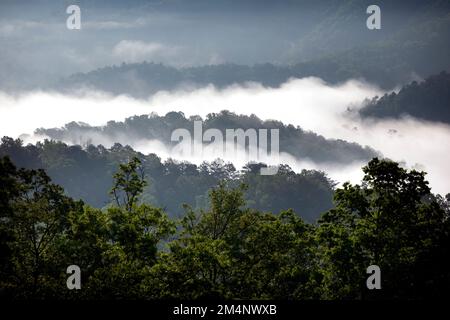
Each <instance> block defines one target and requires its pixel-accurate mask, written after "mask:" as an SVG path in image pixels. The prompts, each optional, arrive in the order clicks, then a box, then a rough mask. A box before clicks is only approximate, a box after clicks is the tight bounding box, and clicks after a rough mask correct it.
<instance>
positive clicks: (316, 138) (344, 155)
mask: <svg viewBox="0 0 450 320" xmlns="http://www.w3.org/2000/svg"><path fill="white" fill-rule="evenodd" d="M200 119H201V118H200V117H199V116H192V117H190V118H186V117H185V116H184V115H183V113H181V112H169V113H167V114H166V115H165V116H158V115H156V114H152V115H141V116H134V117H130V118H127V119H126V120H125V121H124V122H115V121H110V122H108V123H107V125H106V126H104V127H91V126H89V125H86V124H79V123H75V122H72V123H69V124H67V125H66V126H65V127H64V128H54V129H43V128H41V129H38V130H36V133H37V134H41V135H46V136H48V137H50V138H52V139H55V140H60V141H65V142H69V143H73V144H82V145H83V144H89V143H94V144H98V143H100V142H101V141H112V142H119V143H122V144H127V143H129V141H139V140H153V139H155V140H159V141H161V142H163V143H164V144H165V145H168V146H170V145H174V142H171V141H170V137H171V134H172V132H173V131H174V130H175V129H178V128H185V129H187V130H189V131H190V132H191V133H192V132H193V127H194V124H193V121H194V120H200ZM209 128H216V129H219V130H220V131H221V132H222V134H223V136H225V130H226V129H230V128H233V129H238V128H241V129H244V130H247V129H251V128H258V129H279V130H280V132H279V136H280V151H281V152H287V153H289V154H291V155H293V156H294V157H296V158H297V159H299V160H312V161H314V162H318V163H325V162H333V163H339V164H348V163H349V162H352V161H367V160H368V159H371V158H372V157H374V156H377V155H378V153H377V152H376V151H375V150H373V149H371V148H369V147H362V146H360V145H359V144H357V143H350V142H347V141H343V140H334V139H325V138H324V137H323V136H320V135H317V134H315V133H313V132H309V131H304V130H302V129H301V128H300V127H294V126H292V125H284V124H283V123H281V122H279V121H274V120H270V121H262V120H260V119H259V118H258V117H256V116H255V115H252V116H244V115H236V114H234V113H232V112H229V111H222V112H221V113H218V114H209V115H208V116H207V117H206V119H204V121H203V129H204V130H207V129H209ZM99 141H100V142H99ZM269 143H270V141H269Z"/></svg>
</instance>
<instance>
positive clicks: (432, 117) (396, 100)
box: [360, 72, 450, 123]
mask: <svg viewBox="0 0 450 320" xmlns="http://www.w3.org/2000/svg"><path fill="white" fill-rule="evenodd" d="M366 103H367V105H366V106H365V107H364V108H362V109H361V110H360V114H361V115H362V116H365V117H375V118H399V117H401V116H405V115H409V116H412V117H415V118H419V119H423V120H429V121H439V122H446V123H450V74H449V73H447V72H442V73H440V74H438V75H434V76H430V77H429V78H427V79H426V80H425V81H423V82H420V83H417V82H416V81H414V82H412V83H410V84H409V85H406V86H404V87H403V88H402V89H401V90H400V91H399V92H398V93H395V92H393V93H390V94H385V95H384V96H382V97H375V98H373V99H372V100H370V101H367V102H366Z"/></svg>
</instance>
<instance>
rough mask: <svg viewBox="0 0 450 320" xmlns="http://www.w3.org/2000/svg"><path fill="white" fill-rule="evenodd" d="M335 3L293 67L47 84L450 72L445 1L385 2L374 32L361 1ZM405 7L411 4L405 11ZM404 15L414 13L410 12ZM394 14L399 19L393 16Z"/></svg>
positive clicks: (223, 68)
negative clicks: (367, 20)
mask: <svg viewBox="0 0 450 320" xmlns="http://www.w3.org/2000/svg"><path fill="white" fill-rule="evenodd" d="M332 3H333V6H331V7H330V8H334V9H333V10H336V12H334V14H330V15H325V16H326V17H327V18H324V20H322V21H320V22H318V24H317V25H316V27H315V28H313V29H312V30H311V31H310V32H309V33H307V34H306V35H303V36H301V37H300V38H299V42H298V43H297V44H293V49H292V50H291V51H290V52H286V55H288V56H290V57H289V58H286V59H287V60H290V61H293V64H291V65H274V64H270V63H267V64H256V65H253V66H245V65H238V64H232V63H226V64H219V65H205V66H196V67H185V68H175V67H170V66H166V65H161V64H155V63H147V62H143V63H133V64H125V63H123V64H122V65H120V66H111V67H105V68H100V69H97V70H93V71H91V72H88V73H78V74H74V75H72V76H70V77H67V78H64V79H62V80H61V81H60V82H58V83H57V84H55V85H54V86H53V87H52V89H57V90H62V91H65V90H69V91H70V90H74V89H79V88H91V89H98V90H103V91H107V92H110V93H113V94H129V95H132V96H134V97H138V98H146V97H148V96H149V95H151V94H153V93H155V92H157V91H159V90H173V89H176V88H179V87H182V86H190V87H200V86H204V85H207V84H213V85H215V86H217V87H219V88H221V87H225V86H228V85H231V84H235V83H243V82H248V81H255V82H260V83H262V84H264V85H266V86H271V87H277V86H279V85H280V84H281V83H283V82H285V81H286V80H288V79H289V78H291V77H294V78H303V77H308V76H317V77H320V78H322V79H324V80H326V81H328V82H331V83H337V82H341V81H345V80H348V79H349V78H363V79H366V80H367V81H369V82H373V83H375V84H377V85H379V86H380V87H382V88H384V89H392V88H393V87H394V86H396V85H399V84H405V83H408V82H410V81H411V80H413V79H414V78H421V77H422V78H423V77H427V76H429V75H431V74H435V73H438V72H440V71H441V70H449V71H450V59H449V56H450V41H449V40H448V39H450V2H449V1H432V2H426V1H419V0H417V1H412V2H410V3H408V4H402V5H396V6H393V7H392V8H391V10H388V9H387V8H389V6H390V5H389V4H388V3H386V4H383V5H384V7H383V6H382V7H383V8H384V9H383V11H382V17H384V19H386V20H387V21H385V20H382V21H385V24H382V29H381V30H376V31H373V30H372V31H370V30H368V29H367V28H366V26H365V15H364V12H365V11H363V10H364V6H365V2H364V1H363V2H358V1H356V2H355V1H346V2H336V3H334V2H332ZM389 3H390V2H389ZM402 6H403V7H404V6H408V10H406V9H405V13H404V14H403V15H401V16H400V17H398V16H399V15H400V13H401V10H402ZM386 7H387V8H386ZM410 7H412V8H413V9H414V10H409V9H410ZM330 10H331V9H330ZM361 11H362V12H363V14H361V13H360V12H361ZM399 12H400V13H399ZM408 13H410V14H411V16H410V17H409V18H408V16H407V15H408ZM405 15H406V17H405ZM361 16H362V17H363V18H364V19H362V18H361ZM396 18H398V19H400V20H401V21H402V23H400V22H398V23H397V22H395V21H397V20H398V19H397V20H396ZM382 19H383V18H382ZM352 30H353V31H352ZM355 30H356V31H355ZM307 51H311V52H310V53H307ZM318 52H320V53H321V54H318ZM305 57H309V58H307V59H306V58H305ZM305 59H306V60H305ZM283 61H285V59H283ZM294 61H296V62H294Z"/></svg>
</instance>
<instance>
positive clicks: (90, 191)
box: [0, 137, 335, 222]
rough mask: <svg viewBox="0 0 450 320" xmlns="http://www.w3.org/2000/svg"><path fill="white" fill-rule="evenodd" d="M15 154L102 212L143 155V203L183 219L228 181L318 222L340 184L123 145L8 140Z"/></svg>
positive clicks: (313, 175) (312, 174) (259, 204)
mask: <svg viewBox="0 0 450 320" xmlns="http://www.w3.org/2000/svg"><path fill="white" fill-rule="evenodd" d="M6 155H8V156H10V157H11V159H12V160H13V161H14V163H15V164H16V165H17V166H19V167H24V168H28V169H41V168H42V169H45V170H46V172H47V173H48V175H49V176H50V177H51V178H52V180H53V181H55V182H56V183H57V184H59V185H61V186H63V187H64V189H65V191H66V193H67V194H68V195H69V196H71V197H72V198H75V199H83V200H84V201H85V202H86V203H88V204H90V205H92V206H95V207H98V208H102V207H105V206H109V205H110V204H111V199H110V197H108V190H109V189H110V187H111V184H112V175H113V173H114V171H115V170H116V167H117V166H118V165H119V164H120V163H123V162H126V161H128V160H129V159H131V158H133V157H138V158H139V159H140V160H141V162H142V166H143V167H144V170H145V173H146V178H147V180H148V181H149V182H150V183H149V185H148V186H147V187H146V188H145V189H144V191H143V195H142V197H141V199H142V201H144V202H145V201H148V202H151V203H153V204H154V205H156V206H160V207H163V208H165V209H166V211H167V212H168V214H169V215H170V216H171V217H177V216H179V215H181V214H182V213H183V212H184V211H183V208H182V206H183V204H189V205H190V206H192V207H194V208H205V206H206V205H207V199H208V190H209V189H210V188H212V187H214V186H217V184H218V183H219V182H220V181H222V180H225V181H228V182H229V183H231V184H234V185H238V184H240V183H248V184H249V185H251V188H249V189H248V190H247V192H246V194H245V198H246V200H247V201H248V204H249V206H250V207H252V208H255V209H259V210H262V211H272V212H279V211H281V210H285V209H288V208H293V209H294V210H295V211H296V212H297V213H298V214H300V215H301V216H302V217H303V219H305V220H307V221H310V222H313V221H315V220H316V219H317V218H318V217H319V215H320V214H321V213H322V212H324V211H326V210H328V209H330V208H332V207H333V203H332V198H333V192H334V190H333V188H334V185H335V183H334V182H333V181H331V180H330V179H329V178H328V177H327V175H326V174H325V173H324V172H321V171H316V170H302V171H301V172H300V173H295V172H294V171H293V170H292V169H291V168H290V167H289V166H287V165H282V166H280V168H279V170H278V173H277V174H276V175H275V176H272V177H267V176H261V175H260V168H261V166H264V164H261V163H248V164H247V165H246V166H245V167H244V168H242V170H238V169H236V168H235V167H234V166H233V165H232V164H231V163H225V162H223V161H222V160H220V159H217V160H215V161H212V162H203V163H202V164H200V165H195V164H192V163H188V162H185V161H181V162H180V161H175V160H172V159H167V160H165V161H162V160H161V159H160V158H159V157H158V156H157V155H156V154H152V153H151V154H148V155H144V154H142V153H140V152H137V151H135V150H133V149H132V148H131V147H129V146H123V145H121V144H119V143H116V144H114V145H113V146H112V147H111V148H108V149H107V148H105V147H103V146H101V145H99V146H93V145H89V146H87V147H86V148H82V147H81V146H78V145H74V146H69V145H67V144H65V143H62V142H57V141H50V140H44V141H43V142H38V143H36V145H33V144H28V145H26V146H25V145H23V142H22V141H21V140H20V139H16V140H15V139H12V138H8V137H3V138H2V140H1V144H0V156H6Z"/></svg>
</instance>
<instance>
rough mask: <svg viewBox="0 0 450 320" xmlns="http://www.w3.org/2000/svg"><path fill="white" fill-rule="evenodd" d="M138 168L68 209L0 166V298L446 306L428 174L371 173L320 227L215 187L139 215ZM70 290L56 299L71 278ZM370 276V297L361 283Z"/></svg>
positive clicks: (41, 175) (48, 186)
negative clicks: (176, 215) (373, 269)
mask: <svg viewBox="0 0 450 320" xmlns="http://www.w3.org/2000/svg"><path fill="white" fill-rule="evenodd" d="M143 170H144V167H143V162H142V161H141V160H140V159H139V158H137V157H133V158H131V159H130V160H129V161H128V162H125V163H121V164H120V165H119V167H118V169H117V171H116V172H115V173H114V175H113V180H112V184H111V192H110V195H111V197H112V199H113V200H114V203H115V205H113V206H110V207H108V208H106V209H103V210H100V209H96V208H93V207H91V206H89V205H87V204H85V203H84V202H83V201H82V200H74V199H72V198H70V197H68V196H67V195H65V193H64V190H63V189H62V188H61V187H59V186H58V185H55V184H53V183H52V181H51V179H50V178H49V177H48V175H47V174H46V173H45V171H44V170H41V169H38V170H35V169H31V170H29V169H17V168H16V166H15V165H14V164H13V163H12V162H11V160H10V159H9V158H8V157H3V158H0V185H1V186H2V187H1V188H0V214H1V216H0V247H1V250H0V260H1V263H0V275H1V276H0V288H1V291H0V292H1V295H2V298H12V299H48V298H59V299H165V298H183V299H199V298H236V299H237V298H245V299H423V298H444V297H449V291H448V288H449V285H450V268H449V267H450V265H449V260H448V255H449V253H450V252H449V249H450V246H449V244H450V241H449V240H450V239H449V236H450V219H449V214H450V210H449V209H450V203H449V201H450V195H448V196H447V197H446V198H442V197H441V196H434V195H433V194H431V192H430V188H429V187H428V182H427V181H426V180H425V177H424V176H425V174H424V173H423V172H418V171H415V170H412V171H407V170H405V169H403V168H401V167H400V166H399V165H398V163H395V162H392V161H389V160H379V159H377V158H374V159H372V160H371V161H370V162H369V163H368V164H367V166H365V167H364V168H363V171H364V174H365V175H364V178H363V181H362V184H360V185H352V184H349V183H346V184H345V185H343V187H342V188H339V189H337V190H336V193H335V198H334V202H335V208H334V209H331V210H329V211H327V212H326V213H324V214H323V215H322V216H321V218H320V220H319V221H318V223H317V224H308V223H306V222H304V221H303V220H302V219H301V218H300V217H299V216H298V215H297V214H296V213H295V212H294V211H293V210H285V211H282V212H280V213H276V214H275V213H263V212H261V211H259V210H254V209H251V208H249V207H248V206H247V203H246V201H245V199H244V193H245V190H246V189H247V188H248V187H251V186H246V185H245V184H241V185H239V186H234V187H233V186H230V185H228V183H227V182H221V183H219V185H218V186H216V187H214V188H212V189H210V191H209V194H208V206H207V208H206V209H203V210H194V209H192V208H191V207H189V206H185V213H184V215H183V216H182V217H181V218H180V219H171V218H169V217H168V215H167V213H166V212H165V211H164V210H163V209H160V208H158V207H156V206H154V205H152V204H150V203H148V202H141V201H140V198H141V196H142V193H143V190H144V189H145V187H146V185H147V183H148V181H147V180H146V179H145V172H144V171H143ZM74 264H75V265H77V266H79V267H80V269H81V279H82V280H81V290H68V288H67V287H66V280H67V277H68V275H67V273H66V268H67V267H68V266H69V265H74ZM374 264H375V265H378V266H379V267H380V269H381V278H382V288H381V290H368V289H367V288H366V279H367V277H368V275H367V274H366V269H367V267H368V266H370V265H374Z"/></svg>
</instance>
